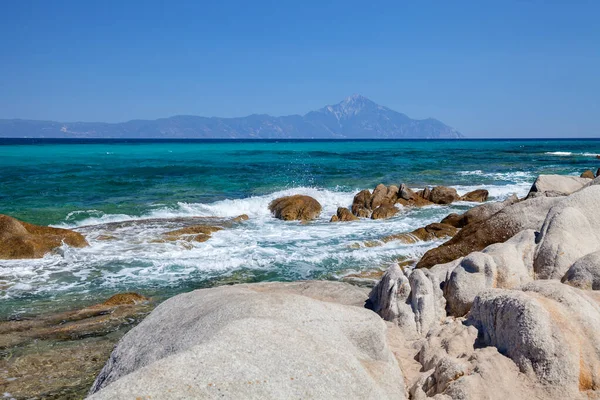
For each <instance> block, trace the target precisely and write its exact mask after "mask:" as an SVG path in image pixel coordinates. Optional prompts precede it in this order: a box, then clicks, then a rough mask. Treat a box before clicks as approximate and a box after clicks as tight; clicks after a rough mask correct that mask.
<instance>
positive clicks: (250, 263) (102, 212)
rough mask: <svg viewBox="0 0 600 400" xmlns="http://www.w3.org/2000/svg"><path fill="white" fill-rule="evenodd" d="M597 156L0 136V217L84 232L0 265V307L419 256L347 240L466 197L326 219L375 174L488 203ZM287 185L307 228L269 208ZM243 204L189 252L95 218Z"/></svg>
mask: <svg viewBox="0 0 600 400" xmlns="http://www.w3.org/2000/svg"><path fill="white" fill-rule="evenodd" d="M597 154H600V141H599V140H460V141H418V140H409V141H306V140H302V141H217V140H215V141H193V140H183V141H182V140H179V141H174V140H168V141H152V140H142V141H140V140H111V141H108V140H73V141H65V140H52V139H45V140H40V139H35V140H34V139H0V213H3V214H8V215H11V216H14V217H16V218H19V219H22V220H25V221H28V222H32V223H36V224H44V225H49V224H51V225H56V226H64V227H70V228H77V229H80V230H81V231H82V232H83V233H85V234H86V235H88V239H89V241H90V244H91V246H90V247H89V248H87V249H81V250H74V249H66V250H65V251H63V252H62V254H55V255H49V256H47V257H46V258H44V259H42V260H33V261H32V260H27V261H22V260H21V261H0V299H2V300H0V301H1V304H0V317H2V316H6V315H12V314H15V313H21V312H24V313H27V312H39V311H43V310H44V309H46V308H47V307H60V305H61V304H66V303H68V302H72V301H84V302H85V301H88V302H91V301H95V300H96V299H99V298H101V297H102V296H106V295H107V294H110V293H113V292H116V291H122V290H137V291H140V292H143V293H146V294H150V295H156V296H166V295H170V294H173V293H177V292H179V291H183V290H190V289H191V288H194V287H202V286H206V285H210V284H215V283H219V282H222V281H223V280H227V279H233V280H235V281H244V280H247V281H252V280H264V279H307V278H335V277H338V276H340V275H343V274H345V273H348V272H351V271H359V270H362V269H367V268H374V267H380V266H381V267H383V266H385V265H386V264H389V263H391V262H393V261H394V260H395V259H397V258H399V257H412V258H414V257H418V256H419V255H420V254H422V252H424V251H425V250H426V249H427V248H429V247H430V246H432V245H435V243H432V244H420V245H413V246H408V245H399V244H394V243H391V244H387V245H385V246H381V247H378V248H366V247H364V246H358V247H357V245H356V244H357V243H359V244H360V243H362V242H363V241H364V240H368V239H376V238H377V237H381V236H383V235H386V234H390V233H399V232H403V231H410V230H412V229H414V228H416V227H418V226H421V225H423V224H425V223H428V222H432V221H434V220H438V219H440V218H441V217H443V216H444V215H446V214H447V213H448V212H450V211H451V210H458V211H460V210H464V209H466V208H468V207H470V206H472V205H469V204H464V203H462V204H457V205H453V206H451V207H433V208H427V209H423V210H405V211H403V212H402V213H400V214H399V215H398V216H397V217H395V218H393V219H391V220H388V221H361V222H358V223H351V224H329V223H328V222H327V221H328V220H329V217H330V216H331V215H332V214H333V212H335V209H336V208H337V207H338V206H348V205H349V204H350V202H351V200H352V196H353V194H354V193H355V192H356V191H358V190H360V189H363V188H373V187H374V186H375V185H377V184H378V183H385V184H396V185H399V184H400V183H402V182H405V183H407V184H409V186H412V187H423V186H424V185H439V184H443V185H448V186H454V187H457V189H458V190H459V192H465V191H467V190H471V189H474V188H478V187H485V188H487V189H488V190H490V193H491V194H492V197H493V198H494V199H496V200H498V199H502V198H504V197H506V196H507V195H509V194H510V193H513V192H516V193H518V194H520V195H524V194H525V193H526V192H527V190H528V188H529V186H530V185H531V183H532V182H533V180H534V179H535V177H536V176H537V175H538V174H541V173H558V174H580V173H581V172H582V171H583V170H585V169H593V170H594V171H595V170H596V169H597V168H598V167H600V160H599V159H597V158H596V155H597ZM292 193H307V194H311V195H313V196H315V197H316V198H317V199H318V200H319V201H320V202H321V203H322V204H323V207H324V211H323V214H322V217H321V218H320V219H319V220H318V221H316V222H314V223H311V224H308V225H301V224H297V223H284V222H281V221H278V220H274V219H273V218H271V217H270V215H269V213H268V210H267V209H266V206H267V204H268V202H269V201H270V200H271V199H273V198H275V197H277V196H280V195H283V194H292ZM242 213H246V214H248V215H249V216H250V220H249V221H248V222H247V223H244V224H240V225H239V226H236V227H234V228H232V229H228V230H224V231H220V232H217V233H216V234H214V235H213V238H211V239H210V240H209V241H207V242H205V243H198V244H194V245H193V247H192V248H186V246H187V247H189V246H188V245H186V246H183V245H182V244H181V243H168V244H165V243H156V240H155V239H156V236H157V235H160V234H161V232H164V230H165V229H167V226H166V225H164V224H162V225H161V224H160V223H155V225H152V224H148V223H139V224H137V225H135V226H133V227H129V228H124V229H123V231H122V232H118V235H116V236H117V237H116V238H115V240H112V241H100V240H96V239H97V237H98V236H100V235H103V234H105V233H106V229H105V227H104V226H103V225H98V224H103V223H106V222H111V221H127V220H132V219H138V220H139V219H145V218H166V219H169V218H170V219H172V218H175V217H189V216H211V217H232V216H236V215H239V214H242ZM90 225H94V226H91V227H90ZM169 227H171V225H169ZM234 278H235V279H234ZM65 306H66V305H65Z"/></svg>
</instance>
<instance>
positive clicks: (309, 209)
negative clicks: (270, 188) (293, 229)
mask: <svg viewBox="0 0 600 400" xmlns="http://www.w3.org/2000/svg"><path fill="white" fill-rule="evenodd" d="M269 210H270V211H271V212H272V213H273V215H274V216H275V217H276V218H279V219H282V220H284V221H293V220H299V221H310V220H313V219H315V218H317V217H318V216H319V214H320V213H321V204H320V203H319V202H318V201H317V200H315V199H313V198H312V197H310V196H305V195H300V194H297V195H293V196H287V197H280V198H278V199H275V200H273V201H272V202H271V203H270V204H269Z"/></svg>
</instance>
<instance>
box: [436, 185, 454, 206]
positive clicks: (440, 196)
mask: <svg viewBox="0 0 600 400" xmlns="http://www.w3.org/2000/svg"><path fill="white" fill-rule="evenodd" d="M459 198H460V196H459V195H458V193H456V189H454V188H449V187H445V186H436V187H434V188H433V189H431V194H430V195H429V200H430V201H431V202H433V203H435V204H450V203H452V202H453V201H455V200H458V199H459Z"/></svg>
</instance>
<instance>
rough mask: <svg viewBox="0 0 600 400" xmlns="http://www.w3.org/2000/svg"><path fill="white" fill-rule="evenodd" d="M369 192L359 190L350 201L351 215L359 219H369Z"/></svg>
mask: <svg viewBox="0 0 600 400" xmlns="http://www.w3.org/2000/svg"><path fill="white" fill-rule="evenodd" d="M370 210H371V191H370V190H367V189H365V190H361V191H360V192H358V193H357V194H356V195H355V196H354V200H352V214H354V215H356V216H357V217H361V218H369V216H370V215H371V211H370Z"/></svg>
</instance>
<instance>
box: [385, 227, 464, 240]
mask: <svg viewBox="0 0 600 400" xmlns="http://www.w3.org/2000/svg"><path fill="white" fill-rule="evenodd" d="M456 232H458V229H457V228H455V227H453V226H452V225H448V224H442V223H437V222H434V223H432V224H429V225H427V226H425V227H422V228H418V229H415V230H414V231H412V232H410V233H400V234H397V235H390V236H386V237H384V238H382V239H381V240H382V241H383V242H384V243H387V242H391V241H393V240H399V241H401V242H404V243H416V242H418V241H419V240H422V241H427V240H435V239H443V238H448V237H452V236H454V235H455V234H456Z"/></svg>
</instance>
